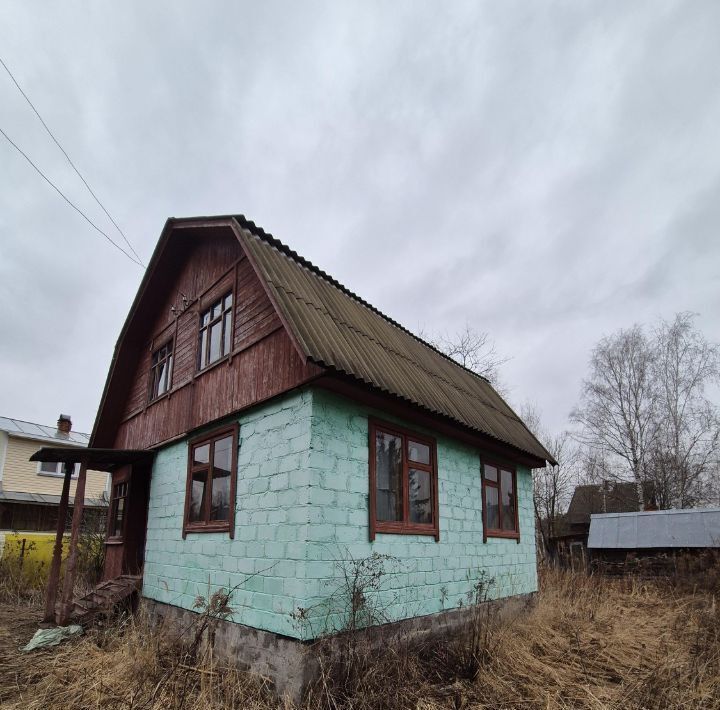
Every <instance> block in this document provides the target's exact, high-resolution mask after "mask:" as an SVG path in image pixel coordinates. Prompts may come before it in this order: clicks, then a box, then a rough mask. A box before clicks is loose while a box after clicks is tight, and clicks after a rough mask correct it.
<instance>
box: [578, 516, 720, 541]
mask: <svg viewBox="0 0 720 710" xmlns="http://www.w3.org/2000/svg"><path fill="white" fill-rule="evenodd" d="M691 547H695V548H705V547H720V508H687V509H683V510H653V511H643V512H639V513H606V514H600V515H592V516H591V518H590V535H589V537H588V548H590V549H596V550H643V549H644V550H648V549H669V548H691Z"/></svg>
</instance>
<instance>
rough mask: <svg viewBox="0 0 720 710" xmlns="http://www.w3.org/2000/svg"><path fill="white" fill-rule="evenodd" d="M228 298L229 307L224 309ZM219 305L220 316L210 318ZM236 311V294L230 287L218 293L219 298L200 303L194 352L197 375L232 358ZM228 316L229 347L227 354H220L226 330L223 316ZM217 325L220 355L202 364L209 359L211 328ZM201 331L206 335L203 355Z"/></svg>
mask: <svg viewBox="0 0 720 710" xmlns="http://www.w3.org/2000/svg"><path fill="white" fill-rule="evenodd" d="M228 297H230V307H229V308H226V307H225V299H226V298H228ZM218 303H219V305H220V315H219V316H217V317H215V318H212V317H211V316H212V309H213V307H214V306H216V305H218ZM236 309H237V303H236V294H235V289H234V288H233V287H232V285H230V288H228V289H227V290H224V291H222V292H221V293H220V295H219V296H217V297H213V298H212V299H208V300H207V301H201V302H200V304H199V308H198V315H197V318H198V331H197V341H196V342H197V345H196V352H195V371H196V372H197V374H200V373H202V372H205V371H206V370H207V369H208V368H210V367H211V366H212V365H216V364H217V363H218V362H222V361H223V360H225V359H228V358H230V357H231V356H232V351H233V346H234V344H235V321H236V318H235V315H236ZM228 313H229V314H230V336H229V343H230V345H229V347H228V350H227V352H222V350H223V348H224V347H225V339H226V337H225V336H226V330H225V316H226V315H227V314H228ZM206 314H209V315H210V318H209V320H208V322H207V323H206V324H205V325H203V316H204V315H206ZM217 323H220V350H221V355H220V357H218V358H217V359H216V360H212V361H211V362H210V361H208V362H205V363H204V364H203V359H204V358H209V357H210V344H211V340H210V333H211V330H212V327H213V326H214V325H216V324H217ZM203 331H204V332H205V333H206V334H207V342H206V344H205V352H204V353H203V349H202V333H203Z"/></svg>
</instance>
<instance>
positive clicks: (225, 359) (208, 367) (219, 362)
mask: <svg viewBox="0 0 720 710" xmlns="http://www.w3.org/2000/svg"><path fill="white" fill-rule="evenodd" d="M232 354H233V353H232V352H229V353H228V354H227V355H223V356H222V357H221V358H220V359H219V360H215V362H211V363H210V364H209V365H205V367H203V369H202V370H198V371H197V372H196V373H195V377H200V375H204V374H205V373H206V372H208V371H209V370H212V369H213V367H217V366H218V365H222V364H223V363H224V362H228V361H229V360H230V358H231V356H232Z"/></svg>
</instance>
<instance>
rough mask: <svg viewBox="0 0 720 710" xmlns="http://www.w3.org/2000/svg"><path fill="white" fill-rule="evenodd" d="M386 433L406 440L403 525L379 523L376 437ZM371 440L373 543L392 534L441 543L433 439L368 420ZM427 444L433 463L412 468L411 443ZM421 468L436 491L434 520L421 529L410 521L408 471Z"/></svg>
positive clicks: (433, 505)
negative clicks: (382, 534) (424, 537)
mask: <svg viewBox="0 0 720 710" xmlns="http://www.w3.org/2000/svg"><path fill="white" fill-rule="evenodd" d="M378 430H380V431H384V432H388V433H389V434H395V435H397V436H400V437H402V439H403V483H402V486H403V518H404V520H402V521H392V522H390V521H382V520H377V513H376V511H377V488H376V481H377V476H376V470H375V467H376V458H375V438H376V437H375V434H376V432H377V431H378ZM368 436H369V469H370V471H369V474H370V475H369V479H370V497H369V506H368V507H369V516H370V525H369V528H370V540H371V541H373V540H374V539H375V536H376V534H377V533H391V534H394V535H431V536H433V537H434V538H435V541H436V542H437V541H438V540H440V508H439V505H438V469H437V442H436V441H435V439H434V438H433V437H431V436H427V435H425V434H420V433H418V432H416V431H412V430H410V429H406V428H405V427H402V426H398V425H397V424H392V423H390V422H385V421H382V420H381V419H375V418H373V417H370V418H368ZM408 438H410V439H412V440H413V441H417V442H419V443H421V444H426V445H427V446H429V447H430V458H431V462H430V464H429V465H427V464H415V463H414V462H413V464H412V466H411V465H410V462H409V461H408V458H407V439H408ZM411 467H417V468H419V469H420V470H425V471H429V473H430V485H431V487H432V518H433V522H432V523H431V524H429V525H420V524H418V523H411V522H409V520H408V517H409V515H410V511H409V505H408V499H409V491H408V469H409V468H411Z"/></svg>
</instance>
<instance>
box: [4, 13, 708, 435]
mask: <svg viewBox="0 0 720 710" xmlns="http://www.w3.org/2000/svg"><path fill="white" fill-rule="evenodd" d="M33 10H35V11H34V12H33ZM719 21H720V6H718V4H717V3H714V2H712V0H706V1H705V2H696V3H681V2H661V3H648V4H643V5H638V4H633V5H628V4H627V3H600V2H598V3H591V4H587V3H582V4H581V3H564V2H548V3H542V4H538V3H533V4H528V3H520V2H518V3H515V2H509V3H475V2H465V3H462V2H460V3H453V4H452V5H444V6H441V5H438V4H435V3H417V2H405V3H393V4H390V5H388V4H383V3H368V2H363V3H359V2H358V3H319V2H318V3H302V4H300V3H289V2H285V3H277V2H269V3H261V4H260V3H229V2H226V3H222V2H218V3H205V4H203V6H200V5H197V4H191V3H170V2H167V3H163V4H157V3H154V4H152V5H151V6H149V7H148V6H146V4H143V3H125V4H123V5H118V4H116V3H93V4H92V5H90V6H87V5H86V4H81V3H63V4H62V5H60V4H57V5H53V6H44V7H43V11H42V13H40V12H38V11H37V9H34V8H33V7H32V6H29V5H27V4H26V3H20V2H17V3H6V4H4V5H3V7H2V8H0V39H1V40H2V41H0V46H2V47H3V50H2V56H3V58H4V59H5V61H6V62H7V63H8V64H9V66H10V67H11V68H12V69H13V71H14V72H15V73H16V75H17V77H18V79H19V81H20V82H21V84H22V85H23V86H24V87H25V89H26V90H27V92H28V93H29V95H30V96H31V98H32V99H33V101H34V102H35V103H36V105H37V106H38V108H39V109H40V111H41V112H42V113H43V115H44V116H45V118H46V120H47V121H48V122H49V124H50V125H51V126H52V127H53V129H54V130H55V132H56V134H57V135H58V136H59V138H60V139H61V141H62V142H63V144H64V145H65V147H66V148H67V150H68V151H69V152H70V154H71V155H72V156H73V159H74V160H75V162H76V163H77V164H78V165H79V166H80V168H81V170H83V172H84V173H85V174H86V176H87V177H88V178H89V179H90V181H91V183H92V184H93V186H94V187H95V188H96V191H97V192H98V194H99V195H100V196H101V197H102V198H103V199H104V200H105V202H106V203H107V205H108V206H109V207H110V209H111V211H112V212H113V214H114V215H115V217H116V218H117V219H118V221H119V222H120V223H121V224H122V225H123V228H124V229H125V231H126V233H127V234H128V235H129V236H130V237H131V239H132V240H133V243H134V245H135V247H136V248H137V249H138V251H139V252H140V253H141V254H142V255H143V257H144V258H146V259H147V258H148V257H149V254H150V252H151V250H152V248H153V246H154V243H155V241H156V239H157V237H158V235H159V232H160V229H161V228H162V225H163V223H164V220H165V219H166V217H168V216H170V215H176V216H183V215H193V214H213V213H228V212H243V213H245V214H246V215H247V216H249V217H250V218H251V219H253V220H255V221H256V222H257V223H258V224H261V225H262V226H263V227H265V228H266V229H267V230H268V231H271V232H272V233H274V234H275V235H276V236H277V237H278V238H280V239H282V240H283V241H285V242H287V243H289V244H290V245H291V246H292V247H293V248H295V249H296V250H297V251H299V252H300V253H302V254H303V255H305V256H307V257H308V258H310V259H311V260H313V261H315V262H316V263H317V264H318V265H320V266H321V267H323V268H325V269H326V270H328V271H329V272H330V273H332V274H333V275H335V276H336V277H337V278H338V279H340V280H341V281H343V282H344V283H346V284H347V285H348V286H349V287H350V288H352V289H353V290H355V291H356V292H358V293H360V294H361V295H363V296H364V297H366V298H367V299H368V300H370V301H371V302H373V303H374V304H375V305H377V306H378V307H380V308H381V309H383V310H384V311H386V312H387V313H388V314H390V315H391V316H393V317H395V318H397V319H399V320H400V321H402V322H404V323H405V324H407V325H408V326H409V327H417V326H423V327H424V328H426V329H428V330H450V331H452V330H453V329H455V328H459V327H461V326H462V325H463V324H464V323H465V322H466V321H467V322H469V323H470V324H472V325H473V326H475V327H476V328H478V329H482V330H488V331H489V332H490V333H491V334H492V335H493V336H494V338H495V339H496V341H497V344H498V347H499V348H500V349H501V350H502V351H503V352H504V353H506V354H508V355H510V356H511V357H512V360H511V361H510V362H509V363H508V364H507V365H506V366H505V372H504V376H505V380H506V381H507V383H508V386H509V387H510V391H511V397H512V399H513V401H514V402H515V403H519V402H522V401H524V400H526V399H532V400H535V401H536V402H537V403H538V405H539V406H540V407H541V408H542V409H543V410H544V412H545V415H546V417H547V419H548V423H549V425H550V426H552V427H561V426H563V425H564V424H565V421H566V416H567V413H568V411H569V409H570V408H571V407H572V405H573V403H574V401H575V398H576V396H577V393H578V389H579V384H580V380H581V378H582V376H583V374H584V372H585V367H586V362H587V359H588V355H589V350H590V348H591V347H592V345H593V343H594V342H595V341H596V340H597V339H598V338H599V337H600V336H601V335H602V334H603V333H607V332H610V331H612V330H614V329H616V328H618V327H623V326H627V325H629V324H631V323H632V322H634V321H648V320H652V319H654V318H656V317H657V316H659V315H664V316H666V317H669V316H670V315H671V314H672V313H673V312H675V311H677V310H682V309H691V310H695V311H698V312H700V313H701V317H700V320H699V324H700V326H701V327H702V328H703V329H704V330H705V332H706V334H707V335H708V336H709V337H711V338H713V339H716V340H719V339H720V316H719V315H718V310H717V302H718V295H719V293H720V283H719V281H718V279H719V276H718V275H719V273H720V270H719V269H718V264H719V263H720V260H719V258H718V257H720V240H719V239H718V235H717V230H718V224H719V218H720V214H719V213H718V207H717V206H718V204H720V200H718V199H717V195H718V188H719V187H720V140H718V134H717V126H718V125H720V94H718V92H717V86H718V85H720V43H718V42H717V30H716V28H717V27H718V26H720V22H719ZM0 126H2V127H3V128H4V129H5V130H6V131H8V133H9V134H10V135H11V136H12V137H13V138H14V139H15V140H16V141H17V142H18V143H19V144H21V145H22V146H23V147H24V148H25V149H26V150H27V152H28V153H29V154H30V155H31V157H33V159H34V160H36V161H37V162H38V163H39V164H40V165H41V166H42V167H43V169H44V170H46V171H47V173H48V174H49V175H50V176H51V177H52V178H53V180H55V181H56V182H57V183H58V185H59V186H60V187H61V188H62V189H63V190H65V191H66V192H67V193H68V195H70V196H71V198H72V199H73V200H75V201H76V202H78V204H81V205H82V206H83V208H84V209H86V210H87V211H88V214H90V215H91V216H92V218H93V219H96V220H98V222H99V223H102V225H103V227H104V228H109V225H108V224H107V220H103V215H102V213H101V212H100V211H99V209H98V208H97V207H96V205H94V204H93V202H92V200H91V199H90V198H89V197H88V196H87V195H86V194H84V193H83V191H82V189H81V187H82V186H81V185H80V183H79V181H78V180H77V179H76V177H75V176H74V175H73V174H72V173H71V171H70V169H69V167H68V166H67V164H66V163H64V159H63V158H62V156H61V155H60V154H59V153H58V151H57V150H56V149H55V148H54V146H53V145H52V144H51V143H50V141H49V139H48V138H47V136H46V135H45V134H44V133H43V131H42V128H41V127H40V126H39V125H38V124H37V121H35V120H34V116H33V115H32V114H31V112H30V110H29V108H28V107H27V105H26V104H25V103H24V101H23V100H22V97H20V96H19V95H18V94H17V92H16V90H15V88H14V87H13V86H12V84H11V83H10V80H9V79H8V78H7V77H6V76H4V75H2V74H0ZM0 166H2V168H1V169H0V240H1V241H0V299H1V300H0V302H2V303H3V307H2V309H0V332H2V333H3V334H4V335H3V337H2V338H1V339H0V391H1V392H2V396H1V397H0V405H1V406H0V413H2V414H5V415H9V416H17V417H21V418H26V419H31V420H36V421H41V422H52V421H53V420H54V417H55V416H56V414H57V413H58V412H59V411H61V410H62V411H71V412H72V413H73V415H74V416H75V421H76V423H77V424H78V425H79V426H80V427H81V428H84V429H86V430H87V429H89V428H90V426H91V425H92V420H93V418H94V414H95V410H96V407H97V404H98V401H99V397H100V392H101V389H102V384H103V381H104V377H105V373H106V371H107V367H108V365H109V360H110V355H111V352H112V347H113V345H114V342H115V339H116V337H117V334H118V332H119V330H120V327H121V324H122V321H123V319H124V316H125V314H126V312H127V309H128V307H129V305H130V302H131V300H132V297H133V295H134V292H135V289H136V288H137V285H138V283H139V279H140V276H141V274H140V270H139V269H137V268H136V267H135V266H133V265H132V264H131V263H130V262H129V261H127V260H125V259H124V257H122V256H121V255H119V254H118V253H116V252H114V250H112V248H111V247H109V246H108V245H107V244H106V243H105V242H104V241H103V240H102V239H101V238H100V236H99V235H97V234H96V233H94V232H93V231H92V230H90V228H89V227H88V226H87V224H85V223H84V222H83V221H82V220H81V219H80V218H79V217H78V216H77V215H76V214H74V213H73V212H72V211H71V210H70V209H69V208H68V207H67V206H66V205H64V204H63V203H62V202H61V201H60V199H59V198H58V197H57V195H55V194H54V193H52V191H51V190H50V189H49V188H48V187H47V186H46V185H45V184H43V183H42V181H41V180H40V178H39V177H38V176H37V175H36V174H35V173H34V172H32V170H31V169H30V168H29V167H28V166H27V165H26V164H25V163H24V162H23V161H22V159H21V158H19V157H18V156H17V155H16V154H15V153H14V152H13V151H12V149H10V148H9V147H8V146H7V145H6V144H4V143H2V144H0Z"/></svg>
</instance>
